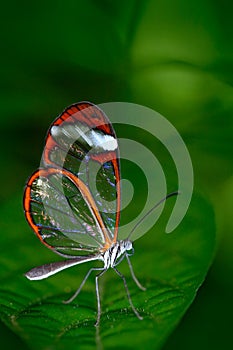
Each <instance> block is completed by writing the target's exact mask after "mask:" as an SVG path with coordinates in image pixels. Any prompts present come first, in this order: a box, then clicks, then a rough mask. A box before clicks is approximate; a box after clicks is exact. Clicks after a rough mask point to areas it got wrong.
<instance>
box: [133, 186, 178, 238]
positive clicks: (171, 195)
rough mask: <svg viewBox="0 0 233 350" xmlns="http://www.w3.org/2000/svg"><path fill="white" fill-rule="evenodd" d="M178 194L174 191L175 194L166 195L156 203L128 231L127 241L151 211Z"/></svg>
mask: <svg viewBox="0 0 233 350" xmlns="http://www.w3.org/2000/svg"><path fill="white" fill-rule="evenodd" d="M178 194H180V192H179V191H175V192H171V193H169V194H168V195H166V197H164V198H162V199H161V200H160V201H159V202H158V203H156V204H155V205H154V206H153V207H152V208H151V209H150V210H149V211H148V212H147V213H146V214H145V215H144V216H143V217H142V218H141V219H140V220H139V221H138V222H137V223H136V225H135V226H134V227H133V229H132V230H131V231H130V233H129V235H128V237H127V239H129V238H130V236H131V235H132V234H133V232H134V231H135V230H136V229H137V228H138V226H139V225H140V224H141V223H142V222H143V221H144V220H145V219H146V218H147V216H149V215H150V214H151V213H152V211H154V210H155V209H156V208H157V207H158V206H159V205H160V204H162V203H163V202H165V201H166V200H167V199H168V198H170V197H173V196H178Z"/></svg>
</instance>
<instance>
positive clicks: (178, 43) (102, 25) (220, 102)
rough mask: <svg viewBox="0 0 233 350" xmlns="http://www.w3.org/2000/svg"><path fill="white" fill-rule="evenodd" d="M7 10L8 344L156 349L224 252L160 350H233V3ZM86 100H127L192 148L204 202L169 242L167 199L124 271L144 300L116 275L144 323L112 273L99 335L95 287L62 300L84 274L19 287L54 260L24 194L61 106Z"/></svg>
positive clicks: (4, 233) (4, 328)
mask: <svg viewBox="0 0 233 350" xmlns="http://www.w3.org/2000/svg"><path fill="white" fill-rule="evenodd" d="M1 9H2V14H3V16H2V17H3V18H2V19H1V25H2V28H1V33H3V35H4V40H2V41H1V47H2V54H1V82H2V86H3V89H2V91H1V96H0V102H1V103H0V106H1V107H0V108H1V138H0V149H1V155H0V157H1V159H0V160H1V173H0V176H1V179H0V180H1V194H0V205H1V207H0V222H1V235H0V247H1V248H0V249H1V254H0V265H1V270H0V278H1V285H0V303H1V307H0V315H1V320H2V322H3V324H2V325H0V335H1V344H2V346H4V348H5V349H6V348H10V349H12V348H17V349H20V348H22V349H25V348H27V346H29V347H30V348H32V349H58V350H59V349H62V348H65V349H67V350H68V349H76V348H81V349H82V348H83V349H89V348H95V347H96V346H98V347H99V348H100V349H101V347H103V348H107V349H108V348H110V349H114V348H116V349H118V348H120V347H122V348H126V347H128V348H135V349H137V348H142V347H143V348H150V349H151V348H153V349H159V348H161V347H162V346H163V344H164V342H165V340H166V339H167V338H168V335H169V334H171V333H172V331H173V330H174V329H175V327H176V326H177V324H178V323H179V321H180V319H181V317H182V316H183V315H184V313H185V311H186V309H187V308H188V306H189V305H190V304H191V303H192V301H193V299H194V297H195V293H196V291H197V289H198V287H199V286H200V285H201V283H202V282H203V280H204V278H205V275H206V273H207V270H208V268H209V266H210V264H211V261H212V260H213V253H214V250H215V249H216V243H218V244H219V243H220V242H221V244H220V245H219V247H220V248H219V253H218V255H217V259H216V260H215V263H214V265H213V268H212V270H211V274H210V276H209V277H207V281H206V283H205V284H204V287H203V289H202V290H201V292H200V295H199V298H197V300H196V301H195V303H194V304H193V305H192V307H191V310H190V312H189V313H187V314H186V316H185V318H184V319H183V322H182V323H181V325H180V326H179V327H178V329H177V330H176V331H175V332H174V333H173V335H172V337H171V338H170V341H169V342H168V343H167V344H166V350H170V349H174V348H179V349H180V350H182V349H185V350H186V349H187V348H189V349H191V348H192V346H193V348H197V347H199V348H200V349H201V348H203V349H206V348H212V349H214V348H216V349H219V347H220V346H221V347H224V346H225V348H227V347H229V342H230V338H231V329H230V326H231V319H230V315H231V314H232V312H233V310H232V300H231V299H232V298H231V297H230V296H231V295H232V293H233V285H232V278H231V276H232V272H233V271H232V266H233V264H232V256H233V254H232V246H233V242H232V234H231V232H232V229H233V227H232V198H233V195H232V193H233V192H232V170H233V163H232V134H233V123H232V120H233V119H232V111H233V99H232V84H233V82H232V71H233V69H232V34H233V33H232V19H231V17H232V4H231V3H230V2H229V1H223V2H222V1H221V2H220V1H214V2H210V1H208V0H204V1H201V0H197V1H195V2H194V1H191V2H185V1H182V0H175V1H173V2H172V1H160V0H159V1H153V0H150V1H149V0H148V1H140V0H129V1H127V2H126V1H125V2H123V1H118V2H116V1H115V2H114V1H107V0H101V1H92V0H88V1H85V2H84V1H72V0H70V1H68V2H66V3H63V2H59V1H58V2H57V1H56V2H55V1H54V2H53V1H52V2H47V3H46V4H42V3H36V2H35V3H32V2H29V1H24V2H19V3H16V2H15V3H14V4H13V6H12V3H11V2H5V3H4V4H3V5H2V8H1ZM81 100H90V101H91V102H94V103H102V102H109V101H127V102H133V103H138V104H142V105H145V106H148V107H151V108H153V109H155V110H157V111H158V112H160V113H161V114H163V115H164V116H165V117H166V118H168V119H169V120H170V121H171V123H173V124H174V126H175V127H176V128H177V130H178V131H179V132H180V133H181V136H182V137H183V138H184V140H185V142H186V144H187V146H188V148H189V151H190V153H191V157H192V161H193V165H194V175H195V187H196V191H197V192H198V193H202V196H198V197H196V198H194V200H193V201H192V203H191V207H190V209H189V211H188V213H187V216H186V217H185V219H184V221H183V223H182V224H181V226H180V227H179V228H178V229H177V230H176V231H175V232H174V233H173V234H171V235H165V234H164V233H163V232H164V227H165V222H166V220H167V218H168V214H169V206H170V205H171V206H172V202H171V203H167V204H166V208H167V210H168V213H167V214H165V213H164V214H163V218H162V220H163V221H162V220H160V221H159V222H158V223H157V224H156V226H155V227H154V228H153V229H152V230H151V231H150V232H148V233H147V235H145V236H143V237H142V238H141V239H140V240H137V241H136V242H135V256H134V257H132V263H133V265H134V268H135V272H136V274H137V276H138V278H139V279H140V281H141V282H142V283H143V284H144V285H145V286H146V287H147V290H146V291H145V292H142V291H140V290H138V289H137V287H136V286H135V285H134V283H133V282H132V281H131V279H130V276H129V271H128V269H127V266H126V263H125V262H124V263H123V262H122V264H121V266H120V268H121V271H122V272H124V274H125V275H126V276H127V281H128V284H129V289H130V291H131V294H132V300H133V302H134V303H135V306H136V307H137V308H138V310H139V311H140V312H141V313H142V315H143V316H144V320H143V321H139V320H138V319H137V318H136V317H135V315H134V314H133V312H132V311H131V310H130V307H129V305H128V301H127V299H126V297H125V291H124V289H123V285H122V281H120V280H118V278H117V276H115V275H114V274H113V272H111V271H109V272H108V273H107V274H106V275H105V276H104V277H103V278H102V287H101V288H102V291H101V292H102V293H101V295H102V311H103V312H102V318H101V325H100V328H99V331H97V330H96V329H95V328H94V327H93V323H94V321H95V317H96V300H95V292H94V282H93V276H91V277H90V279H89V281H88V282H87V284H86V285H85V287H84V290H83V291H82V293H81V294H80V295H79V297H78V298H77V299H76V300H75V301H74V302H73V303H72V304H70V305H63V304H62V303H61V301H62V300H63V299H64V298H68V297H69V296H70V294H71V293H72V291H74V290H75V289H76V288H77V287H78V286H79V283H80V282H81V280H82V277H83V276H84V275H85V272H86V271H87V270H88V268H89V267H88V266H80V267H77V268H73V269H70V270H67V271H64V272H62V273H60V274H58V275H56V276H54V277H51V278H50V279H48V280H45V281H40V282H30V281H27V280H26V279H25V278H24V276H23V273H24V272H25V271H27V270H28V269H30V268H31V267H34V266H37V265H39V264H43V263H47V262H51V261H54V260H56V256H55V255H54V254H52V253H51V252H50V251H48V249H46V248H45V247H44V246H42V245H41V244H40V242H39V241H38V240H37V239H36V238H35V237H34V236H33V234H32V232H31V230H30V229H29V228H28V226H27V224H26V222H25V219H24V217H23V211H22V204H21V203H22V192H23V186H24V184H25V180H26V178H27V177H28V176H29V175H30V173H31V172H32V171H33V170H34V169H36V168H37V166H38V164H39V160H40V157H41V152H42V148H43V141H44V137H45V134H46V130H47V128H48V125H49V123H51V122H52V120H53V119H54V118H55V117H56V116H57V115H58V113H60V112H61V111H62V109H63V108H64V107H65V106H68V105H69V104H71V103H74V102H76V101H81ZM145 122H146V121H145ZM125 132H127V130H125ZM117 133H118V130H117ZM135 135H136V136H137V137H140V138H141V139H142V140H143V142H145V145H147V147H150V149H151V148H153V152H154V154H156V155H158V158H160V155H161V154H162V156H161V159H160V160H161V163H162V164H163V167H164V166H166V168H167V173H166V176H167V180H168V186H169V187H171V188H170V190H174V186H173V185H174V184H176V176H175V171H174V169H171V165H170V162H169V161H168V160H167V158H166V157H165V156H164V155H163V150H162V149H161V148H162V147H161V145H158V144H154V143H153V141H152V142H150V140H149V138H148V137H144V136H143V133H141V134H139V132H138V131H135V130H133V131H129V134H128V136H130V137H132V138H133V139H134V138H135ZM119 136H121V135H119ZM170 170H172V171H170ZM122 171H123V172H124V169H122ZM127 171H128V172H130V169H129V170H127V169H126V173H127ZM143 186H144V187H143V188H145V184H144V185H143ZM175 186H176V185H175ZM175 189H176V187H175ZM140 196H141V193H140V194H139V195H138V197H136V199H135V207H136V209H135V210H138V208H140V205H141V202H140ZM202 197H203V198H204V199H203V198H202ZM213 212H214V213H215V217H216V221H217V235H216V237H215V227H214V215H213ZM133 213H134V211H133V210H131V212H130V213H129V215H130V217H131V216H132V214H133ZM122 219H123V220H124V218H122ZM126 221H127V220H126ZM221 238H222V240H220V239H221ZM112 286H114V294H113V292H112ZM110 287H111V288H110ZM220 293H222V295H223V297H221V298H220V297H219V294H220ZM216 305H217V307H216ZM225 310H228V312H226V311H225ZM228 314H229V316H228ZM223 319H224V320H226V322H225V323H226V324H225V326H223V322H222V320H223ZM119 334H120V336H119ZM194 340H195V341H194ZM231 342H232V341H231Z"/></svg>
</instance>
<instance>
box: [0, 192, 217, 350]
mask: <svg viewBox="0 0 233 350" xmlns="http://www.w3.org/2000/svg"><path fill="white" fill-rule="evenodd" d="M170 204H171V203H170ZM169 206H170V207H171V205H169V204H168V205H167V210H166V213H165V214H164V220H163V221H162V220H160V222H159V223H158V224H157V225H156V229H153V230H151V232H149V233H148V234H147V235H145V236H144V237H142V238H141V239H139V240H138V241H136V242H135V256H134V257H132V263H133V265H134V268H135V271H136V274H137V276H138V278H139V279H140V280H141V282H142V283H143V284H144V285H145V286H146V287H147V290H146V291H145V292H142V291H140V290H139V289H138V288H137V286H135V284H134V283H133V281H132V280H131V278H130V276H129V275H130V273H129V271H128V269H127V266H126V264H125V263H122V264H121V265H119V268H120V270H121V271H123V272H124V274H125V275H126V276H127V280H128V283H129V289H130V291H131V295H132V299H133V302H134V304H135V305H136V307H137V308H138V310H139V312H140V313H141V315H142V316H143V317H144V319H143V321H139V320H138V319H137V318H136V317H135V315H134V313H133V312H132V310H131V309H130V307H129V305H128V300H127V298H126V294H125V290H124V287H123V283H122V281H121V280H119V279H118V277H117V276H116V275H115V274H114V273H113V272H111V271H108V272H107V273H106V275H105V277H104V278H102V283H101V295H102V317H101V323H100V327H99V328H98V329H96V328H95V327H94V322H95V317H96V297H95V285H94V278H93V276H92V277H90V278H89V281H88V282H87V284H86V286H85V287H84V288H83V291H82V292H81V294H80V295H79V296H78V297H77V299H76V300H75V301H74V302H73V303H72V304H69V305H64V304H63V303H62V300H64V299H67V298H68V297H69V296H70V294H71V293H72V292H73V291H74V290H75V289H76V288H77V287H78V286H79V284H80V283H81V281H82V278H83V276H84V274H85V272H86V271H87V269H88V268H89V267H87V266H86V267H83V266H79V267H75V268H72V269H70V271H64V272H61V273H60V274H58V275H56V276H53V277H51V278H49V279H47V280H44V281H34V282H32V281H28V280H26V278H25V277H24V276H23V272H26V271H27V270H28V269H30V268H31V267H33V266H34V265H39V264H42V263H45V262H49V261H51V260H54V259H55V258H56V257H54V254H52V253H50V252H49V251H48V249H46V248H44V247H43V246H41V245H40V243H39V242H37V241H36V239H33V238H34V237H33V235H28V236H25V234H26V233H25V234H22V233H20V232H21V231H27V229H25V223H24V218H23V216H22V213H21V211H20V206H19V200H18V199H17V197H16V199H15V200H14V201H13V202H11V203H8V204H7V205H6V207H4V208H2V212H1V216H2V215H3V216H5V217H7V216H9V215H10V214H9V210H10V211H11V210H12V209H14V213H15V220H14V221H12V222H9V223H8V225H7V227H5V228H4V232H5V235H4V236H1V246H4V250H3V251H2V253H1V261H2V264H3V272H2V274H1V286H0V302H1V318H2V320H3V321H4V323H6V325H7V326H9V328H10V329H12V331H14V332H15V333H16V334H18V335H19V336H20V337H21V338H22V339H23V340H24V341H25V342H26V343H27V344H28V345H29V346H30V348H32V349H48V348H49V349H53V348H54V349H67V350H68V349H74V348H76V347H78V348H79V349H92V348H93V347H95V346H97V347H100V346H103V347H104V348H121V347H122V348H123V347H124V346H125V344H128V343H130V346H131V347H134V348H142V347H143V348H144V349H147V348H148V349H150V348H151V343H153V344H154V347H153V348H154V349H159V348H160V347H161V345H162V344H163V343H164V341H165V339H166V338H167V336H168V335H169V334H170V333H171V331H172V330H173V329H174V327H175V326H176V325H177V323H178V322H179V320H180V318H181V317H182V316H183V314H184V312H185V310H186V309H187V308H188V306H189V305H190V303H191V302H192V301H193V298H194V297H195V294H196V290H197V289H198V287H199V286H200V284H201V283H202V281H203V279H204V277H205V274H206V272H207V270H208V267H209V265H210V262H211V260H212V257H213V250H214V247H215V233H214V232H215V227H214V218H213V212H212V210H211V208H210V206H209V205H208V204H207V203H206V202H205V201H204V200H203V199H201V198H199V197H197V198H194V200H193V202H192V205H191V207H190V210H189V213H188V215H187V216H186V218H185V220H184V221H183V223H182V224H181V225H180V227H179V229H177V230H176V231H175V232H174V233H173V234H170V235H166V234H164V233H163V230H164V228H165V222H164V221H165V220H167V217H168V215H169V212H170V209H169ZM4 240H5V241H4ZM37 243H38V244H37ZM42 254H43V255H42ZM58 259H59V258H58ZM119 333H120V334H121V337H119ZM134 334H137V337H135V336H134Z"/></svg>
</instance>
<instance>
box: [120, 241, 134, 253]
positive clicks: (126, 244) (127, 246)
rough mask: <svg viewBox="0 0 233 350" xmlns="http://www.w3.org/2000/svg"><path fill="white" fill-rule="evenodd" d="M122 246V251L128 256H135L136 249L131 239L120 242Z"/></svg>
mask: <svg viewBox="0 0 233 350" xmlns="http://www.w3.org/2000/svg"><path fill="white" fill-rule="evenodd" d="M120 245H121V247H122V250H123V251H124V252H126V254H127V255H133V254H134V248H133V244H132V242H131V241H130V240H129V239H125V240H123V241H120Z"/></svg>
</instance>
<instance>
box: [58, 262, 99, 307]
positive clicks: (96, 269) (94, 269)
mask: <svg viewBox="0 0 233 350" xmlns="http://www.w3.org/2000/svg"><path fill="white" fill-rule="evenodd" d="M99 270H103V268H102V267H93V268H92V269H90V270H89V271H88V273H87V274H86V276H85V277H84V279H83V281H82V283H81V284H80V286H79V288H78V289H77V290H76V292H75V293H74V295H72V297H71V298H69V299H68V300H64V301H63V303H64V304H69V303H71V302H72V301H73V300H74V299H75V298H76V297H77V296H78V295H79V293H80V291H81V289H82V287H83V286H84V284H85V282H86V280H87V279H88V277H89V276H90V274H91V273H92V271H99Z"/></svg>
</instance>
